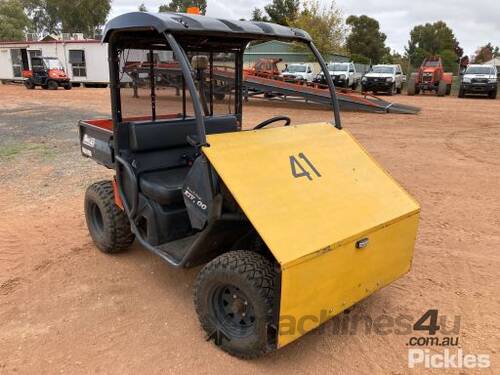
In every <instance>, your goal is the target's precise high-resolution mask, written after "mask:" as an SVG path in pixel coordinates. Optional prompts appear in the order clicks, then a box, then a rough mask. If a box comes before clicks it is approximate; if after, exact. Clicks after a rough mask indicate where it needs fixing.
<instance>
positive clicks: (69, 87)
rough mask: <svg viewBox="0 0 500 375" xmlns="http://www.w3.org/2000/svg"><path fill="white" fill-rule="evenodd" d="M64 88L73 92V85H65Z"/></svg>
mask: <svg viewBox="0 0 500 375" xmlns="http://www.w3.org/2000/svg"><path fill="white" fill-rule="evenodd" d="M63 88H64V89H65V90H71V89H72V88H73V85H71V83H65V84H64V86H63Z"/></svg>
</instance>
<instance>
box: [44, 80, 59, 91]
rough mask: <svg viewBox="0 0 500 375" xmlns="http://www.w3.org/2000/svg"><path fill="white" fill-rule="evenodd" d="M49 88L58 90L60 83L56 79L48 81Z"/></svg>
mask: <svg viewBox="0 0 500 375" xmlns="http://www.w3.org/2000/svg"><path fill="white" fill-rule="evenodd" d="M47 88H48V89H49V90H57V89H58V88H59V85H58V84H57V82H56V81H49V82H47Z"/></svg>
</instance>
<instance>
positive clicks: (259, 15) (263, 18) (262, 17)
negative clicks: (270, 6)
mask: <svg viewBox="0 0 500 375" xmlns="http://www.w3.org/2000/svg"><path fill="white" fill-rule="evenodd" d="M252 21H259V22H269V17H268V16H267V14H265V13H264V12H263V11H262V10H261V9H259V8H254V9H253V11H252Z"/></svg>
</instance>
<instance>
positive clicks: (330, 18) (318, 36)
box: [290, 0, 345, 56]
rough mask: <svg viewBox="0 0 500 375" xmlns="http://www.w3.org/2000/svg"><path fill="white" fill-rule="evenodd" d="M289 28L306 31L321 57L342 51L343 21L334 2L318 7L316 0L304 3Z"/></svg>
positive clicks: (307, 0)
mask: <svg viewBox="0 0 500 375" xmlns="http://www.w3.org/2000/svg"><path fill="white" fill-rule="evenodd" d="M290 26H292V27H296V28H299V29H302V30H305V31H307V32H308V33H309V35H310V36H311V38H312V39H313V41H314V44H315V45H316V47H317V48H318V50H319V52H320V53H321V54H322V55H323V56H328V55H332V54H334V53H338V52H339V51H341V50H342V44H343V42H344V39H345V27H344V19H343V17H342V12H341V11H340V10H339V8H337V6H336V3H335V2H334V1H332V2H330V3H329V4H328V5H326V4H325V5H320V3H319V1H318V0H306V1H304V3H303V9H302V11H301V12H300V14H299V15H298V16H297V18H296V19H295V20H294V21H292V22H291V23H290ZM301 48H305V47H301Z"/></svg>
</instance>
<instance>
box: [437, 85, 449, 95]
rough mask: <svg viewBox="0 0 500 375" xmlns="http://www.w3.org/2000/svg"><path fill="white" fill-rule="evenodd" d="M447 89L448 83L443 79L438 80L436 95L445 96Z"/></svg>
mask: <svg viewBox="0 0 500 375" xmlns="http://www.w3.org/2000/svg"><path fill="white" fill-rule="evenodd" d="M447 89H448V85H447V84H446V83H445V82H444V81H439V86H438V90H437V96H439V97H443V96H445V95H446V90H447Z"/></svg>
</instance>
